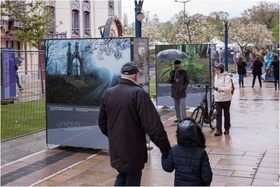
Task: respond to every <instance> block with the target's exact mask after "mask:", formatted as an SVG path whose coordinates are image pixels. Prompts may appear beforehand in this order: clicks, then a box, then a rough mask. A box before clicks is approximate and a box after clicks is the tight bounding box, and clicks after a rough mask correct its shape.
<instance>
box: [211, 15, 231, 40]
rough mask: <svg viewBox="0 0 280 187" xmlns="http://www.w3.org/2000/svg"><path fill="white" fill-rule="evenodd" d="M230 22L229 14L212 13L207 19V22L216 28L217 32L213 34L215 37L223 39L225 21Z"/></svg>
mask: <svg viewBox="0 0 280 187" xmlns="http://www.w3.org/2000/svg"><path fill="white" fill-rule="evenodd" d="M228 20H229V14H228V13H227V12H223V11H219V12H211V13H210V14H209V15H208V17H207V22H208V23H209V24H211V25H213V26H215V28H216V29H215V30H214V32H215V33H213V34H214V36H217V37H223V35H224V32H223V30H224V21H228Z"/></svg>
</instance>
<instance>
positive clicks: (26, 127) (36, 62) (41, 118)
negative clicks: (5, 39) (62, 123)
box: [1, 49, 46, 141]
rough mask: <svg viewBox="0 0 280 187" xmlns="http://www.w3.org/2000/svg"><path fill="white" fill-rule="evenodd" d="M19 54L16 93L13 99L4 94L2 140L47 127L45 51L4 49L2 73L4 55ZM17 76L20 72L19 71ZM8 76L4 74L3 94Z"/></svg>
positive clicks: (16, 61)
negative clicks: (5, 96)
mask: <svg viewBox="0 0 280 187" xmlns="http://www.w3.org/2000/svg"><path fill="white" fill-rule="evenodd" d="M5 53H14V54H15V63H16V64H17V65H18V70H17V74H18V81H19V84H15V85H13V86H16V93H15V96H13V97H11V98H3V97H2V96H1V141H5V140H9V139H11V138H15V137H19V136H23V135H26V134H30V133H33V132H36V131H40V130H43V129H45V128H46V112H45V110H46V105H45V103H46V102H45V78H44V77H45V65H44V64H45V63H44V53H43V51H18V50H17V51H16V50H15V51H5V49H2V50H1V75H3V69H4V68H3V67H4V66H3V58H2V57H3V56H4V55H5ZM15 76H16V74H15ZM5 79H6V77H5V76H1V93H2V95H3V91H2V89H4V87H5V86H4V82H5Z"/></svg>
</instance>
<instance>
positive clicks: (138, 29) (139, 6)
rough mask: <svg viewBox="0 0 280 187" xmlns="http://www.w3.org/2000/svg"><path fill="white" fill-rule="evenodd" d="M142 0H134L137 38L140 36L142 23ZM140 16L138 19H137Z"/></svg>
mask: <svg viewBox="0 0 280 187" xmlns="http://www.w3.org/2000/svg"><path fill="white" fill-rule="evenodd" d="M143 3H144V0H139V2H137V0H135V1H134V4H135V8H134V10H135V35H136V37H137V38H141V37H142V23H141V21H142V20H141V19H143V18H141V16H142V15H143V14H142V6H143ZM139 17H140V19H139Z"/></svg>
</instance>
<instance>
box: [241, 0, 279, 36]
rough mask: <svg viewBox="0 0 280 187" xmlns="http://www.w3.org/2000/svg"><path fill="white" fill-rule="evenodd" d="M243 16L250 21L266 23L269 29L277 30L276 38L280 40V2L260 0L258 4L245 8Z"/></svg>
mask: <svg viewBox="0 0 280 187" xmlns="http://www.w3.org/2000/svg"><path fill="white" fill-rule="evenodd" d="M243 16H244V17H245V18H247V19H248V20H249V21H250V22H255V23H259V24H262V25H266V26H267V28H268V29H270V30H272V31H275V32H276V33H275V32H274V34H273V36H274V40H276V41H279V29H278V32H277V29H276V27H279V3H272V2H265V1H262V2H259V4H258V5H257V6H253V7H252V8H250V9H248V10H245V11H244V13H243Z"/></svg>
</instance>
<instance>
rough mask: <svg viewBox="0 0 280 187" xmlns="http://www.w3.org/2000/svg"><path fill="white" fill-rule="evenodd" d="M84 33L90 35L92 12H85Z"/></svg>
mask: <svg viewBox="0 0 280 187" xmlns="http://www.w3.org/2000/svg"><path fill="white" fill-rule="evenodd" d="M84 34H85V35H90V13H89V12H87V11H85V12H84Z"/></svg>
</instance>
